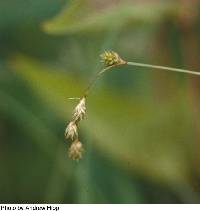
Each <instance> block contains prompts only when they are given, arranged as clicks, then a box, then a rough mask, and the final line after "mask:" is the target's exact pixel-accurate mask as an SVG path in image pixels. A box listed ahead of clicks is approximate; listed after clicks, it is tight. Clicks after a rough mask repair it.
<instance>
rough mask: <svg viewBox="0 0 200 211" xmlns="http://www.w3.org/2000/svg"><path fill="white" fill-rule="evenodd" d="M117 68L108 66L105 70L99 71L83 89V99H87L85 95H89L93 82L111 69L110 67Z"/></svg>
mask: <svg viewBox="0 0 200 211" xmlns="http://www.w3.org/2000/svg"><path fill="white" fill-rule="evenodd" d="M114 66H117V65H112V66H108V67H106V68H103V69H102V70H100V71H99V72H97V73H96V74H95V75H94V77H93V78H92V80H91V81H90V83H89V85H88V86H87V88H86V89H85V92H84V97H87V95H88V94H89V92H90V90H91V88H92V86H93V85H94V84H95V82H96V81H97V79H98V78H99V77H100V76H101V75H102V74H103V73H104V72H106V71H107V70H109V69H111V68H112V67H114Z"/></svg>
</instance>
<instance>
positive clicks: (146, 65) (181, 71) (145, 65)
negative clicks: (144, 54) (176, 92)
mask: <svg viewBox="0 0 200 211" xmlns="http://www.w3.org/2000/svg"><path fill="white" fill-rule="evenodd" d="M126 64H127V65H132V66H137V67H148V68H155V69H162V70H170V71H174V72H180V73H188V74H192V75H200V72H196V71H190V70H185V69H179V68H173V67H164V66H159V65H150V64H143V63H137V62H127V63H126Z"/></svg>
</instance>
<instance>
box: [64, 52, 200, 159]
mask: <svg viewBox="0 0 200 211" xmlns="http://www.w3.org/2000/svg"><path fill="white" fill-rule="evenodd" d="M100 57H101V61H102V62H103V65H104V67H103V69H101V70H100V71H99V72H98V73H97V74H96V75H95V76H94V78H93V79H92V80H91V82H90V83H89V85H88V86H87V88H86V89H85V91H84V92H83V95H82V97H80V98H69V99H78V100H79V102H78V104H77V105H76V107H75V109H74V111H73V115H72V118H71V121H70V122H69V124H68V125H67V127H66V130H65V137H66V139H70V140H71V141H72V143H71V146H70V147H69V150H68V155H69V157H70V158H71V159H73V160H79V159H81V158H82V156H83V152H84V149H83V144H82V142H81V141H80V140H79V135H78V125H79V123H80V121H82V120H83V119H84V117H85V114H86V98H87V97H88V95H89V92H90V90H91V88H92V86H93V85H94V83H95V82H96V81H97V80H98V79H99V77H100V76H101V75H102V74H104V73H105V72H106V71H108V70H110V69H112V68H114V67H116V66H121V65H129V66H137V67H144V68H153V69H160V70H169V71H174V72H179V73H186V74H192V75H199V76H200V72H197V71H190V70H185V69H179V68H173V67H165V66H159V65H151V64H144V63H137V62H128V61H125V60H124V59H122V58H121V57H120V56H119V54H117V53H116V52H114V51H105V52H104V53H103V54H101V55H100Z"/></svg>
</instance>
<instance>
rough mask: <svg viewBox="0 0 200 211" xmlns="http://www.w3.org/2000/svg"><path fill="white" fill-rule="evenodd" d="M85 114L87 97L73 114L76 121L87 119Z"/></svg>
mask: <svg viewBox="0 0 200 211" xmlns="http://www.w3.org/2000/svg"><path fill="white" fill-rule="evenodd" d="M85 112H86V106H85V97H83V98H82V99H81V100H80V101H79V103H78V105H77V106H76V107H75V109H74V113H73V119H74V121H80V120H82V119H83V118H84V117H85Z"/></svg>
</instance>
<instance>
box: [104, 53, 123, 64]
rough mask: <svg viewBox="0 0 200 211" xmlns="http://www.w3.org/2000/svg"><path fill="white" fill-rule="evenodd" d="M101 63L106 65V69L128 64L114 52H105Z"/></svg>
mask: <svg viewBox="0 0 200 211" xmlns="http://www.w3.org/2000/svg"><path fill="white" fill-rule="evenodd" d="M100 57H101V59H102V60H101V61H102V62H103V63H104V66H105V67H109V66H113V65H121V64H125V63H126V62H125V61H124V60H123V59H122V58H121V57H120V56H119V55H118V54H117V53H115V52H114V51H105V52H104V53H103V54H101V55H100Z"/></svg>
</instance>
